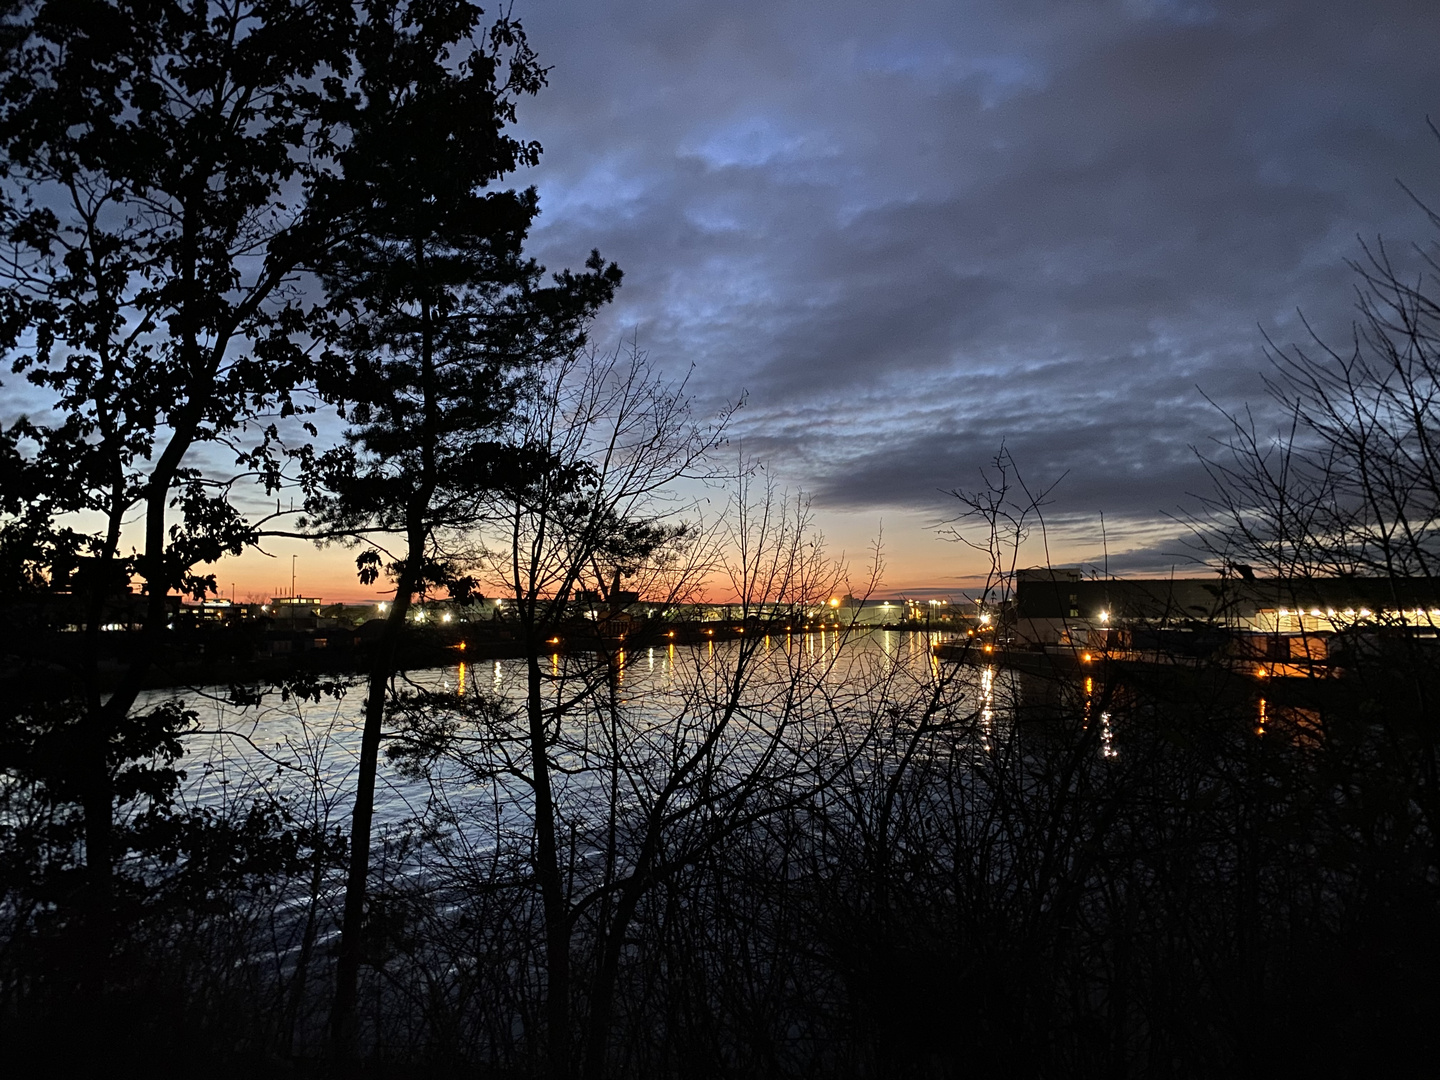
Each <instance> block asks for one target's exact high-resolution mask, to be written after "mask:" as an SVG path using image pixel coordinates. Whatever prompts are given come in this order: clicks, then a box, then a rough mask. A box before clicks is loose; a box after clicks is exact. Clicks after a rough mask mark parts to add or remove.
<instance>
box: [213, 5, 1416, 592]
mask: <svg viewBox="0 0 1440 1080" xmlns="http://www.w3.org/2000/svg"><path fill="white" fill-rule="evenodd" d="M514 13H515V14H516V15H517V16H519V17H520V18H521V19H522V21H523V22H524V24H525V26H526V29H527V30H528V33H529V36H530V40H531V43H532V44H533V45H534V46H535V48H536V49H537V50H538V52H539V53H540V55H541V57H542V59H543V61H544V62H545V63H546V64H548V65H549V67H550V74H549V86H548V87H547V88H546V89H545V90H544V91H542V93H541V94H540V95H539V96H538V97H537V98H535V99H533V100H526V101H524V102H523V103H522V105H521V110H520V131H521V133H522V134H523V135H524V136H526V137H529V138H535V139H538V140H539V141H540V142H541V144H542V145H543V146H544V156H543V160H542V162H541V164H540V165H539V166H538V167H537V168H535V169H532V170H528V171H527V172H525V173H522V174H519V175H517V176H516V177H515V178H514V182H515V183H516V184H517V185H528V184H534V185H535V186H536V187H537V189H538V191H539V194H540V200H541V208H542V214H541V217H540V219H539V221H538V223H537V227H536V229H535V230H534V232H533V234H532V243H531V250H532V251H533V253H534V254H535V255H537V256H538V257H539V258H540V259H541V261H542V262H544V263H545V264H546V265H548V266H549V267H550V268H551V269H559V268H561V267H564V266H578V265H579V264H580V263H582V262H583V261H584V258H585V256H586V254H587V253H588V252H589V251H590V249H591V248H599V249H600V250H601V252H602V253H603V254H604V255H605V257H606V258H607V259H614V260H616V261H617V262H618V263H619V264H620V265H621V267H622V268H623V269H624V271H625V280H624V285H623V287H622V289H621V290H620V293H619V296H618V299H617V301H616V302H615V303H614V304H613V305H612V306H611V307H610V309H609V310H608V311H607V312H606V313H605V314H604V316H603V318H602V319H601V321H600V323H599V324H598V325H597V327H596V329H595V333H594V338H595V340H596V342H597V343H599V344H601V345H611V344H614V343H616V342H618V341H620V340H622V339H626V338H630V337H633V338H634V339H635V340H637V341H638V343H639V345H640V347H641V348H642V349H644V350H646V351H648V353H649V355H650V357H651V359H652V360H653V361H654V362H655V363H657V364H658V365H660V366H661V367H663V368H664V369H665V370H667V371H669V372H672V373H674V374H675V375H676V376H677V377H682V376H685V375H686V374H687V373H688V374H689V380H690V381H689V384H688V385H689V388H690V390H691V391H692V392H693V393H694V395H695V398H696V407H697V409H698V410H700V411H701V412H710V411H718V410H720V409H722V408H723V407H724V406H725V404H726V403H727V402H734V401H736V400H738V399H741V398H742V397H743V401H744V406H743V408H742V409H741V410H740V411H739V413H738V414H737V415H736V417H735V419H734V420H733V422H732V423H731V426H730V440H731V441H730V449H732V450H733V451H735V452H737V453H739V452H743V453H744V454H746V455H747V456H750V457H753V458H757V459H761V460H764V461H765V462H767V463H768V465H769V468H770V471H771V473H772V474H773V475H774V476H776V477H778V478H779V479H780V481H781V482H782V483H783V484H784V485H785V486H787V487H789V488H790V489H792V490H803V491H804V492H807V493H809V495H810V496H811V497H812V498H813V505H814V508H815V512H816V517H817V522H818V524H819V526H820V527H821V529H822V530H823V532H824V533H825V535H826V537H827V539H828V541H829V545H830V550H831V551H832V552H833V553H835V554H837V555H839V554H842V553H843V554H844V555H845V556H846V557H847V558H848V559H849V561H850V562H851V564H852V565H853V566H854V567H855V568H856V570H857V573H858V571H859V568H860V566H861V565H862V564H863V563H864V562H865V561H866V559H867V558H868V555H867V552H868V550H869V548H870V546H871V544H872V543H873V541H874V538H875V537H876V535H877V534H879V533H882V532H883V538H884V547H885V553H886V562H887V574H886V580H885V586H886V593H887V594H888V595H895V594H902V593H904V594H910V595H925V594H926V593H927V592H928V593H929V594H930V595H957V596H958V595H960V594H961V593H962V592H963V590H964V589H965V588H966V587H967V586H969V585H971V584H973V581H974V576H975V574H976V573H977V572H979V571H981V570H983V566H984V560H983V558H982V557H981V556H979V555H977V554H976V553H975V552H973V551H970V550H968V549H967V548H965V547H964V546H963V545H960V544H957V543H955V542H953V541H947V540H945V539H944V538H943V537H942V535H941V533H942V532H943V528H941V526H942V525H943V523H944V522H945V521H946V520H948V519H951V518H953V517H954V516H955V515H956V514H957V513H958V512H959V510H960V509H961V507H960V504H959V502H958V501H957V500H956V499H955V498H954V497H953V495H951V494H949V492H951V491H953V490H955V489H974V488H976V487H978V486H979V485H980V484H981V483H982V469H983V467H984V466H985V465H986V463H987V462H989V461H991V460H992V459H993V458H994V457H995V455H996V454H997V452H999V451H1000V450H1001V448H1002V447H1003V448H1004V449H1005V450H1006V451H1007V452H1008V453H1009V454H1010V455H1011V457H1012V458H1013V460H1014V462H1015V464H1016V466H1017V467H1018V469H1019V470H1020V473H1021V475H1022V476H1023V478H1024V479H1025V480H1026V482H1027V483H1028V484H1029V485H1030V486H1031V487H1032V488H1037V489H1038V488H1045V487H1049V486H1050V485H1051V484H1055V487H1054V489H1053V494H1052V501H1051V503H1050V505H1049V506H1048V507H1047V508H1046V515H1047V518H1046V520H1047V529H1046V533H1045V537H1044V538H1045V539H1046V540H1047V541H1048V545H1049V546H1048V552H1047V550H1046V549H1045V548H1043V547H1042V546H1040V538H1039V537H1038V536H1037V538H1036V539H1035V540H1034V541H1032V543H1031V545H1030V547H1029V548H1027V551H1026V552H1025V557H1024V560H1023V561H1025V562H1032V563H1039V562H1042V561H1045V560H1046V558H1047V555H1048V558H1049V560H1050V561H1052V562H1054V563H1056V564H1060V563H1072V564H1073V563H1084V564H1086V565H1093V566H1101V565H1106V564H1107V562H1108V568H1109V570H1110V572H1112V573H1124V574H1156V573H1168V572H1170V570H1171V568H1172V567H1175V568H1176V571H1177V572H1179V573H1184V572H1186V571H1187V566H1188V565H1189V564H1187V561H1186V560H1187V559H1188V558H1190V557H1191V555H1192V554H1193V552H1192V551H1191V549H1190V548H1188V547H1187V545H1186V543H1185V538H1184V529H1183V528H1182V527H1181V526H1179V525H1177V524H1176V522H1175V520H1174V515H1177V514H1179V515H1182V516H1183V514H1184V512H1185V511H1186V510H1187V509H1190V508H1193V507H1194V505H1195V495H1196V494H1197V493H1200V492H1203V491H1204V490H1206V488H1207V482H1206V480H1205V476H1204V472H1203V469H1202V468H1201V465H1200V462H1199V458H1198V456H1197V451H1198V452H1201V453H1203V452H1207V451H1208V450H1210V449H1213V447H1214V443H1213V440H1214V439H1215V438H1217V437H1222V436H1223V435H1224V430H1225V422H1224V416H1223V415H1222V413H1221V411H1220V410H1221V409H1230V410H1235V409H1240V408H1244V407H1245V405H1246V404H1247V403H1249V404H1252V405H1254V406H1255V407H1257V408H1259V409H1260V413H1259V415H1260V417H1261V421H1262V424H1264V423H1269V422H1271V421H1270V419H1269V418H1268V417H1267V416H1266V414H1265V413H1264V409H1263V398H1264V394H1263V387H1262V384H1261V372H1262V371H1263V369H1264V366H1265V356H1264V335H1266V334H1268V335H1270V337H1271V338H1272V339H1274V340H1275V341H1277V342H1281V343H1285V342H1290V341H1295V340H1302V339H1304V338H1305V336H1306V330H1305V328H1304V326H1303V325H1302V323H1301V321H1300V315H1299V313H1300V312H1302V311H1303V313H1304V315H1305V317H1306V318H1307V319H1308V320H1309V321H1310V322H1311V324H1312V325H1313V326H1314V327H1316V328H1317V329H1318V330H1319V332H1320V333H1321V334H1322V335H1326V336H1329V337H1330V338H1331V339H1333V340H1343V338H1344V336H1345V334H1346V333H1347V328H1348V326H1349V324H1350V320H1351V318H1352V315H1353V313H1354V299H1355V297H1354V287H1353V281H1354V278H1353V274H1352V272H1351V271H1350V270H1349V269H1348V268H1347V266H1346V260H1347V259H1350V258H1355V257H1358V256H1359V255H1360V254H1361V247H1360V243H1361V239H1362V238H1363V239H1364V240H1366V241H1370V242H1373V241H1374V240H1375V238H1377V237H1383V238H1384V239H1385V241H1386V242H1387V244H1389V245H1390V247H1391V248H1392V250H1396V251H1399V252H1400V253H1401V254H1402V255H1403V254H1404V252H1405V251H1406V247H1407V245H1409V244H1412V243H1414V242H1417V241H1421V242H1429V240H1430V238H1431V233H1430V232H1429V226H1428V225H1427V223H1426V219H1425V216H1424V214H1423V213H1422V212H1421V211H1420V210H1419V209H1418V208H1417V207H1416V205H1415V204H1414V202H1413V201H1412V200H1411V198H1410V196H1409V195H1407V194H1406V192H1405V191H1404V190H1403V189H1402V188H1401V186H1400V184H1399V181H1403V182H1404V183H1405V184H1407V185H1408V186H1409V187H1410V188H1411V190H1413V191H1414V192H1415V193H1416V194H1417V195H1419V196H1420V197H1422V198H1425V199H1428V200H1430V201H1431V202H1432V203H1433V204H1435V205H1440V139H1437V138H1436V137H1435V135H1433V134H1432V132H1431V131H1430V130H1429V129H1428V128H1427V117H1430V118H1433V119H1435V120H1436V121H1437V122H1440V77H1437V76H1440V48H1437V46H1440V4H1437V3H1435V2H1434V0H1416V2H1402V0H1395V2H1388V0H1372V2H1367V3H1354V2H1353V0H1303V2H1299V0H1297V2H1262V3H1202V2H1194V3H1192V2H1164V0H1094V2H1087V0H997V2H993V3H992V2H967V0H946V2H933V3H932V2H922V0H913V2H912V0H892V2H889V3H885V4H875V3H863V4H862V3H850V2H848V0H833V2H824V3H821V2H815V0H811V2H785V0H766V2H763V3H761V2H752V0H729V2H726V3H716V2H714V0H706V2H692V0H665V2H654V3H645V2H638V0H627V2H621V0H516V2H515V8H514ZM1102 514H1103V518H1104V532H1103V535H1102V529H1101V515H1102ZM291 554H298V556H299V557H298V559H297V560H296V566H297V576H298V578H299V586H300V591H301V592H302V593H309V594H312V595H313V594H322V595H325V596H328V597H331V598H358V597H359V596H360V595H361V594H363V593H365V592H367V591H368V590H362V589H360V588H359V587H358V586H356V585H355V584H354V581H353V569H352V568H350V567H349V565H348V564H349V556H348V555H346V554H344V553H336V552H334V551H333V550H332V551H330V552H326V553H316V552H315V550H314V549H313V548H309V547H295V548H294V549H293V550H292V549H291V548H289V547H285V546H283V545H282V546H278V547H274V548H272V549H271V555H272V556H274V557H273V558H268V559H266V558H261V557H258V556H249V557H246V558H244V559H241V560H237V561H233V562H232V563H230V564H227V565H223V566H222V567H221V568H220V579H221V588H222V591H224V592H226V593H229V592H230V591H231V586H230V583H231V582H238V584H236V585H235V586H234V588H235V590H236V591H237V592H238V594H239V595H240V596H242V597H244V596H245V595H247V594H255V595H258V594H262V593H268V592H269V591H271V590H272V589H274V588H276V587H283V589H284V590H285V591H288V587H289V580H290V569H291V566H290V562H291V560H290V555H291ZM1192 569H1193V568H1192Z"/></svg>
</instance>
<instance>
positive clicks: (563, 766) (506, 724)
mask: <svg viewBox="0 0 1440 1080" xmlns="http://www.w3.org/2000/svg"><path fill="white" fill-rule="evenodd" d="M746 650H748V651H746ZM742 654H743V655H744V656H745V659H746V662H747V663H748V664H749V669H748V671H747V672H746V674H745V677H744V679H743V680H742V681H740V682H737V675H736V665H737V662H738V661H739V660H740V659H741V657H742ZM544 674H545V675H546V695H547V705H548V706H549V707H551V708H556V709H559V710H562V716H561V719H560V720H559V721H558V725H557V727H556V728H555V731H554V746H553V749H552V757H553V760H554V762H555V764H556V766H557V767H558V768H557V772H556V779H555V782H556V786H557V795H558V798H559V801H560V802H561V803H562V805H565V806H568V807H570V808H571V811H570V812H571V814H572V816H575V814H576V811H574V809H573V808H574V807H575V806H577V805H579V804H582V803H584V802H585V801H586V799H593V798H594V797H595V796H596V791H597V787H596V786H597V785H598V784H600V783H602V782H603V781H606V780H607V779H613V777H607V775H605V774H607V773H610V772H613V770H614V767H615V766H616V764H617V763H618V764H620V765H621V766H623V768H625V769H626V770H628V771H631V772H633V774H634V776H633V777H632V782H631V783H632V787H636V788H637V790H634V791H632V792H631V793H630V794H631V797H632V798H633V799H639V800H642V801H643V798H644V795H645V793H646V792H652V793H653V790H654V789H655V787H656V785H658V784H662V783H663V781H664V776H665V774H666V773H667V770H669V769H671V768H674V767H675V766H676V763H677V762H679V761H681V760H684V758H685V756H686V754H687V753H693V752H694V751H695V748H696V747H697V746H698V745H699V744H700V743H701V742H702V741H703V740H704V739H705V738H706V737H707V736H708V735H709V734H710V733H711V732H712V730H713V728H714V727H715V726H716V725H719V724H721V723H722V721H724V727H725V732H724V735H723V737H721V738H720V739H719V740H717V742H716V745H715V746H714V747H713V748H712V751H711V757H710V759H708V760H707V761H706V763H705V764H706V765H707V767H714V766H715V765H716V764H717V763H718V764H719V765H720V766H721V767H723V768H725V769H727V770H730V771H732V772H737V771H740V770H744V769H747V768H754V767H757V757H758V755H761V754H763V753H764V752H767V751H768V752H769V753H771V755H772V758H773V757H775V756H779V757H783V758H784V763H785V765H786V767H787V768H791V769H796V768H801V767H803V768H805V769H808V770H812V771H813V769H814V768H815V767H816V766H815V762H814V761H813V760H811V759H813V758H815V757H816V756H817V755H819V754H822V753H823V752H824V751H825V747H826V745H827V744H833V743H834V742H835V741H836V740H837V739H840V738H842V737H843V735H844V733H845V731H846V730H847V729H848V730H849V731H850V732H851V733H854V732H856V731H858V730H860V729H861V728H862V727H863V726H864V725H865V724H867V723H869V722H870V721H871V720H872V719H873V715H874V714H876V713H879V714H882V715H884V714H887V713H888V714H891V715H896V716H899V715H908V714H918V713H920V712H923V711H925V710H927V709H929V710H936V709H941V710H951V711H955V712H960V713H964V712H966V711H967V710H968V712H969V713H972V714H974V715H975V716H977V717H978V721H979V726H978V729H977V731H978V735H979V738H980V742H981V745H982V748H985V749H988V748H989V747H990V746H991V745H992V744H993V740H994V739H995V736H996V729H997V726H1003V725H1004V724H1005V723H1006V722H1008V716H1009V712H1010V710H1009V704H1010V701H1011V699H1012V698H1013V696H1014V694H1015V693H1016V684H1015V681H1014V679H1013V678H1012V677H1011V676H1010V675H1009V673H1006V672H1003V671H1002V672H999V673H998V674H997V672H996V670H995V669H994V668H969V667H966V668H954V667H950V666H948V665H946V666H945V667H943V668H942V666H941V665H940V664H939V663H938V662H937V661H935V659H934V658H933V656H932V654H931V651H930V641H929V638H928V637H927V636H925V635H920V634H908V633H899V632H894V631H873V632H863V633H856V634H851V635H848V636H845V635H841V634H838V633H835V632H829V633H824V632H815V633H805V634H794V635H788V634H787V635H778V636H773V637H769V638H765V639H762V641H761V642H759V643H748V644H747V643H742V642H725V643H721V644H718V645H717V644H715V643H713V642H712V643H709V644H706V645H699V646H675V645H663V646H656V647H647V648H643V649H641V650H638V651H636V652H633V653H629V654H622V655H621V657H619V658H618V662H617V663H616V664H614V665H612V666H609V667H608V668H607V667H604V666H599V665H597V661H596V658H595V657H593V656H591V655H584V654H581V655H575V656H567V655H563V654H554V655H552V656H550V657H547V658H546V660H545V662H544ZM398 685H399V686H400V688H401V689H403V690H404V691H406V692H408V693H411V694H415V695H419V696H421V697H424V696H426V695H434V694H437V693H438V694H441V695H453V697H450V698H448V699H446V701H447V703H448V704H447V707H446V708H445V709H444V710H443V711H442V716H444V717H445V718H447V719H449V720H450V721H451V722H452V724H453V725H454V727H455V730H454V731H453V732H452V733H451V734H452V735H453V737H454V738H453V740H452V743H451V747H450V752H448V753H446V754H444V755H441V756H440V757H438V758H436V759H435V760H434V761H433V763H432V765H431V767H429V768H427V769H424V770H421V771H416V770H414V769H406V768H404V767H403V764H402V763H400V762H397V761H396V760H394V759H392V758H391V757H390V756H389V754H387V753H386V752H385V750H386V749H393V748H394V747H396V746H400V745H406V744H407V743H413V741H414V740H413V739H407V738H406V737H405V736H403V735H398V734H397V733H396V732H395V728H396V725H395V724H393V723H391V724H387V731H390V732H391V733H392V734H394V735H396V737H394V738H390V739H387V740H386V742H385V744H383V748H382V755H381V761H380V767H379V771H378V775H377V780H376V795H375V827H376V829H377V831H379V832H381V833H383V832H384V831H385V830H387V829H391V830H394V829H401V828H404V827H408V826H411V825H413V824H414V823H417V822H421V821H426V820H434V819H437V818H441V819H444V820H446V821H449V822H451V823H452V824H454V823H458V822H464V823H465V825H466V827H465V828H463V829H462V830H461V831H462V832H463V833H464V834H465V835H466V838H467V840H468V842H469V843H470V844H472V845H479V846H482V847H483V846H485V845H486V844H487V843H493V842H494V839H495V837H494V834H495V833H496V832H497V831H501V830H504V829H506V828H507V827H511V826H513V827H517V828H521V827H523V826H524V823H525V820H526V818H527V817H528V808H529V806H530V804H531V802H532V798H531V795H530V792H529V788H528V784H527V783H526V781H525V779H524V774H525V773H526V771H527V767H526V761H525V755H526V754H527V753H528V746H527V745H526V737H527V732H526V729H525V723H524V717H523V715H521V708H522V706H523V701H524V694H525V664H524V661H521V660H490V661H482V662H480V663H471V664H465V663H461V664H457V665H454V666H450V667H444V668H433V669H429V670H423V671H416V672H409V673H407V674H406V675H405V676H404V677H403V678H402V679H401V680H400V681H399V682H398ZM364 695H365V690H364V687H363V685H359V684H357V685H354V686H352V687H351V688H350V689H349V691H348V692H347V693H345V694H344V696H342V697H340V698H338V699H335V698H324V699H322V700H321V701H319V702H313V701H298V700H295V699H291V700H289V701H281V700H278V696H276V695H272V696H270V697H269V698H267V699H266V701H265V702H264V703H263V704H261V705H258V706H249V707H244V708H241V707H237V706H235V705H233V704H231V703H229V702H227V701H226V700H225V697H224V692H223V691H221V690H219V689H216V688H212V689H200V690H194V691H187V692H184V693H181V694H177V693H176V692H174V691H167V692H155V693H152V694H151V695H149V696H148V697H147V698H146V699H144V700H142V701H141V702H140V703H139V704H138V706H137V707H138V708H144V707H145V706H147V705H151V704H154V703H155V702H157V701H159V700H162V699H166V698H171V697H176V696H179V697H181V698H182V699H183V700H184V702H185V704H186V705H187V707H189V708H191V709H193V710H195V711H196V712H197V713H198V715H199V724H198V726H197V728H196V730H195V731H193V732H192V733H190V734H189V735H188V736H187V737H186V740H185V746H186V754H185V757H184V758H183V759H182V761H181V763H180V764H181V766H182V767H183V768H184V769H185V770H186V773H187V779H186V782H185V784H184V786H183V799H184V801H185V802H187V803H189V804H191V805H195V806H202V807H210V808H212V809H215V810H217V811H224V810H235V809H237V808H243V806H244V805H245V803H246V802H247V801H249V800H253V799H255V798H257V797H260V796H261V795H265V794H268V795H276V796H282V797H284V798H286V799H288V800H289V801H290V803H291V805H292V806H293V807H294V809H295V811H296V812H297V813H298V814H300V815H302V816H303V817H304V818H305V819H307V820H309V821H313V822H315V823H317V824H320V825H322V826H328V827H335V826H338V825H341V824H343V823H345V822H347V821H348V816H349V810H350V805H351V799H352V797H353V788H354V783H355V777H356V772H357V769H358V755H359V749H360V736H361V727H362V723H363V708H364ZM485 703H488V705H489V712H488V713H487V714H486V715H484V716H483V717H480V718H479V720H478V721H477V718H476V717H475V716H474V715H465V708H466V707H468V708H469V709H471V710H474V709H479V708H481V707H482V705H484V704H485ZM451 706H459V707H460V708H455V707H451ZM727 706H728V707H730V709H731V712H730V714H729V715H728V719H727V715H726V713H725V709H726V707H727ZM779 728H783V729H784V730H783V731H782V730H777V729H779ZM482 822H483V823H484V824H481V823H482ZM486 831H488V832H489V833H490V834H491V835H490V836H488V837H487V836H484V835H482V834H483V833H485V832H486Z"/></svg>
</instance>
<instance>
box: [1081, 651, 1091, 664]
mask: <svg viewBox="0 0 1440 1080" xmlns="http://www.w3.org/2000/svg"><path fill="white" fill-rule="evenodd" d="M1081 659H1082V660H1084V661H1085V663H1087V664H1088V663H1089V662H1090V654H1089V653H1088V652H1087V653H1086V654H1085V655H1084V656H1083V657H1081Z"/></svg>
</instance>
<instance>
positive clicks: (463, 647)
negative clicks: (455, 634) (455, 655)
mask: <svg viewBox="0 0 1440 1080" xmlns="http://www.w3.org/2000/svg"><path fill="white" fill-rule="evenodd" d="M460 651H461V652H464V651H465V642H463V641H462V642H460Z"/></svg>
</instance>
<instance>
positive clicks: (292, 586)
mask: <svg viewBox="0 0 1440 1080" xmlns="http://www.w3.org/2000/svg"><path fill="white" fill-rule="evenodd" d="M299 557H300V556H299V555H291V556H290V599H291V600H294V599H295V560H296V559H298V558H299Z"/></svg>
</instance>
